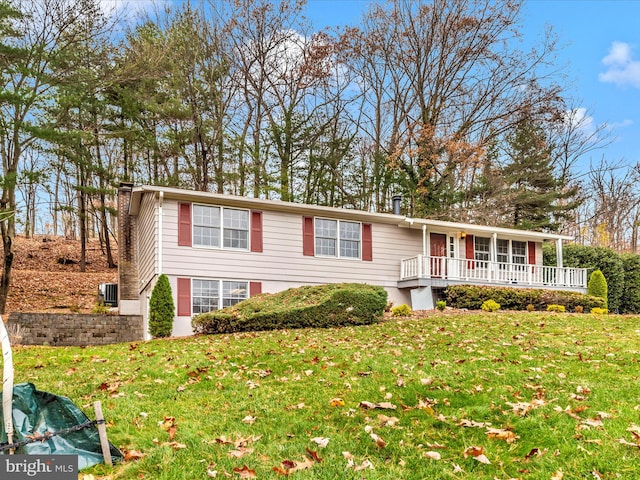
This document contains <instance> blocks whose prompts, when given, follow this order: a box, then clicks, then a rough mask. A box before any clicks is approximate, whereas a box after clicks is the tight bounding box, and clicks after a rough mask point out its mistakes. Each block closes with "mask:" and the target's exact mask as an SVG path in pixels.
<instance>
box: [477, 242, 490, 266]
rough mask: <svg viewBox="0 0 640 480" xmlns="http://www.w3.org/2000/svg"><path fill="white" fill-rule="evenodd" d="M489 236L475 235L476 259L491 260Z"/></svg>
mask: <svg viewBox="0 0 640 480" xmlns="http://www.w3.org/2000/svg"><path fill="white" fill-rule="evenodd" d="M489 244H490V241H489V238H485V237H475V247H476V251H475V256H476V260H484V261H487V260H489V251H490V249H489Z"/></svg>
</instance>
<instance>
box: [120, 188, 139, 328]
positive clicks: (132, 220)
mask: <svg viewBox="0 0 640 480" xmlns="http://www.w3.org/2000/svg"><path fill="white" fill-rule="evenodd" d="M132 191H133V184H132V183H121V184H120V187H119V188H118V296H119V299H118V300H119V301H118V305H119V306H120V314H122V315H136V314H140V313H141V309H140V301H139V300H140V295H139V281H138V251H137V250H138V247H137V237H138V221H137V218H136V217H132V216H131V215H129V203H130V202H131V194H132Z"/></svg>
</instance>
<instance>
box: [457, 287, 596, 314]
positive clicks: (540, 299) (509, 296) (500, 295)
mask: <svg viewBox="0 0 640 480" xmlns="http://www.w3.org/2000/svg"><path fill="white" fill-rule="evenodd" d="M446 295H447V305H449V306H451V307H454V308H467V309H469V310H480V309H481V308H482V304H483V303H484V302H485V301H487V300H493V301H495V302H497V303H499V304H500V308H502V309H503V310H527V305H533V307H534V309H535V310H539V311H546V310H547V307H548V306H549V305H563V306H564V307H565V308H566V309H567V310H568V311H570V312H575V310H576V307H578V306H581V307H583V309H584V310H586V311H587V312H588V311H591V309H592V308H604V307H605V300H604V299H602V298H598V297H592V296H590V295H584V294H582V293H578V292H568V291H558V290H542V289H534V288H511V287H486V286H477V285H451V286H449V287H447V290H446ZM529 308H530V307H529Z"/></svg>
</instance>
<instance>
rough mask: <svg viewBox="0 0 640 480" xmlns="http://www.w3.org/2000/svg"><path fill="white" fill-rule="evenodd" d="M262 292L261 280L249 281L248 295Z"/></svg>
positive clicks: (251, 295)
mask: <svg viewBox="0 0 640 480" xmlns="http://www.w3.org/2000/svg"><path fill="white" fill-rule="evenodd" d="M261 293H262V282H249V296H250V297H255V296H256V295H260V294H261Z"/></svg>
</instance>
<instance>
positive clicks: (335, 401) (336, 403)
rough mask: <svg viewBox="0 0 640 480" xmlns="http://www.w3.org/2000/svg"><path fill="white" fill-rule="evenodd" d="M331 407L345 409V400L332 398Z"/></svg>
mask: <svg viewBox="0 0 640 480" xmlns="http://www.w3.org/2000/svg"><path fill="white" fill-rule="evenodd" d="M329 405H331V406H332V407H344V400H342V399H341V398H332V399H331V400H329Z"/></svg>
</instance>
